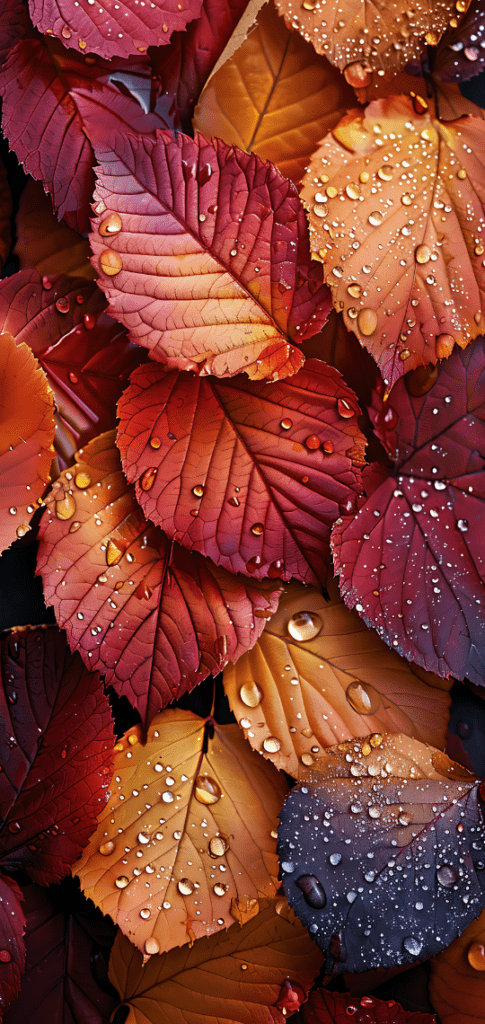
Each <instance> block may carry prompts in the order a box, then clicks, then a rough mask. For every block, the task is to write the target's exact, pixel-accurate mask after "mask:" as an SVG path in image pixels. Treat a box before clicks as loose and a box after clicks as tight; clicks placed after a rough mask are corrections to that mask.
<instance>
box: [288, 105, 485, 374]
mask: <svg viewBox="0 0 485 1024" xmlns="http://www.w3.org/2000/svg"><path fill="white" fill-rule="evenodd" d="M417 106H418V109H419V110H420V111H421V110H422V107H421V105H420V104H419V103H418V104H417ZM484 152H485V124H484V122H483V120H482V119H479V118H474V117H466V118H460V119H459V120H457V121H450V122H447V123H443V122H441V121H439V120H438V119H437V118H435V117H434V114H433V111H432V109H431V107H427V108H426V109H424V110H423V111H422V113H416V110H415V107H414V105H413V99H412V97H410V96H393V97H390V98H387V99H382V100H375V101H374V102H373V103H371V104H370V105H369V106H368V107H367V108H366V109H365V111H363V112H361V111H355V110H354V111H351V112H350V113H349V114H348V115H347V116H346V117H345V118H343V120H342V121H341V122H340V124H339V125H337V128H335V129H334V130H333V132H332V133H330V134H329V135H327V136H326V138H325V139H324V140H323V142H322V144H321V146H320V147H319V149H318V150H317V152H316V153H315V154H314V156H313V159H312V162H311V166H310V168H309V170H308V173H307V175H306V176H305V180H304V185H303V190H302V199H303V202H304V204H305V206H306V208H307V210H308V213H309V218H310V236H311V243H312V249H313V250H314V253H315V254H316V255H317V256H318V258H319V259H321V260H322V261H323V263H324V266H325V274H326V279H327V283H328V284H329V285H330V287H331V289H332V294H333V301H334V305H335V306H336V307H337V308H339V309H342V312H343V315H344V319H345V322H346V324H347V327H348V328H349V329H350V330H353V331H354V332H355V333H356V335H357V337H358V338H359V341H360V342H361V344H362V345H365V347H366V348H367V349H368V350H369V352H370V353H371V355H372V356H373V357H374V359H375V360H376V362H377V364H378V366H379V368H380V370H381V373H382V376H383V378H384V381H385V383H386V384H388V386H389V387H392V385H393V383H394V382H395V381H396V380H397V379H398V378H399V377H400V376H402V374H404V373H406V371H407V370H412V369H414V367H416V366H420V365H423V364H426V363H430V362H432V363H436V360H437V359H440V358H443V357H444V356H448V355H449V354H450V352H451V351H452V348H453V346H454V345H455V342H456V343H457V344H459V345H460V346H461V347H462V348H463V347H465V346H466V345H467V344H468V342H469V341H470V339H471V338H475V337H476V336H477V335H478V334H480V333H481V332H483V331H484V330H485V317H484V315H483V309H484V302H485V294H484V293H485V260H484V254H485V241H484V240H483V238H482V235H483V232H484V230H485V217H484V205H485V183H484V182H485V178H484V165H485V157H484ZM316 182H317V183H316Z"/></svg>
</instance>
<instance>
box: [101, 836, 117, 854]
mask: <svg viewBox="0 0 485 1024" xmlns="http://www.w3.org/2000/svg"><path fill="white" fill-rule="evenodd" d="M114 848H115V844H114V843H113V840H112V839H108V842H107V843H101V846H100V847H99V852H100V854H101V856H102V857H109V855H110V853H113V850H114Z"/></svg>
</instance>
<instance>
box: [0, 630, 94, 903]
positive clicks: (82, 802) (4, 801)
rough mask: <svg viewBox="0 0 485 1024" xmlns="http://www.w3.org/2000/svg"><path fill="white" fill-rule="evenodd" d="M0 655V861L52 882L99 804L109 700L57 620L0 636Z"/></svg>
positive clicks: (79, 845)
mask: <svg viewBox="0 0 485 1024" xmlns="http://www.w3.org/2000/svg"><path fill="white" fill-rule="evenodd" d="M0 658H1V683H2V685H1V689H0V710H1V719H0V721H1V725H0V764H1V765H2V772H1V773H0V818H1V821H2V827H1V855H0V856H1V862H2V864H3V865H4V866H5V867H8V868H10V869H15V870H17V869H22V870H25V871H27V872H28V874H29V875H30V876H31V877H32V878H33V879H34V881H37V882H39V883H40V884H47V883H48V882H57V881H59V880H60V879H61V878H62V877H63V876H64V875H66V874H68V872H69V868H70V865H71V864H72V863H73V862H74V860H75V859H76V857H78V856H79V854H80V852H81V850H82V849H83V848H84V847H85V845H86V843H87V840H88V839H89V836H90V835H91V833H92V832H93V831H94V829H95V827H96V815H97V813H98V812H99V809H100V807H102V806H103V805H104V803H105V802H106V798H107V797H106V793H105V792H104V790H105V788H106V785H107V783H106V781H105V780H106V777H108V779H109V776H110V770H111V765H112V761H113V757H112V746H113V744H112V735H113V733H112V727H111V713H110V710H109V704H108V700H107V698H106V697H105V696H104V694H103V690H102V687H101V686H100V682H99V677H98V675H97V673H92V672H87V671H86V669H85V668H84V665H83V664H82V661H81V659H80V658H79V657H78V655H77V654H74V655H71V654H69V651H68V650H67V648H66V644H65V638H64V636H63V635H62V634H61V633H60V632H59V630H58V629H57V628H56V627H53V626H50V627H46V626H43V627H39V628H35V627H33V626H19V627H18V629H16V630H13V631H12V632H10V633H5V634H3V636H2V639H1V641H0Z"/></svg>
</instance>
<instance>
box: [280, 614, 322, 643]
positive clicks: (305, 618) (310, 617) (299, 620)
mask: <svg viewBox="0 0 485 1024" xmlns="http://www.w3.org/2000/svg"><path fill="white" fill-rule="evenodd" d="M322 628H323V622H322V620H321V618H320V616H319V615H317V613H316V612H306V611H301V612H296V613H295V615H292V617H291V619H290V620H289V622H288V625H287V630H288V633H289V634H290V636H291V637H292V638H293V640H298V642H299V643H303V642H304V641H305V640H314V639H315V637H316V636H318V634H319V633H320V632H321V630H322Z"/></svg>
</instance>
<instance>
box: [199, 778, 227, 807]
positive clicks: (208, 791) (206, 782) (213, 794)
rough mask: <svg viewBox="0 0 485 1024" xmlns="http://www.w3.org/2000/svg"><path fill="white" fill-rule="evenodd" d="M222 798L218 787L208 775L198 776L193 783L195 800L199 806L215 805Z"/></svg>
mask: <svg viewBox="0 0 485 1024" xmlns="http://www.w3.org/2000/svg"><path fill="white" fill-rule="evenodd" d="M221 796H222V791H221V788H220V786H219V785H218V784H217V782H216V781H215V779H211V777H210V775H198V776H197V779H196V781H195V799H196V800H198V801H199V803H200V804H216V803H217V801H218V800H220V798H221Z"/></svg>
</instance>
